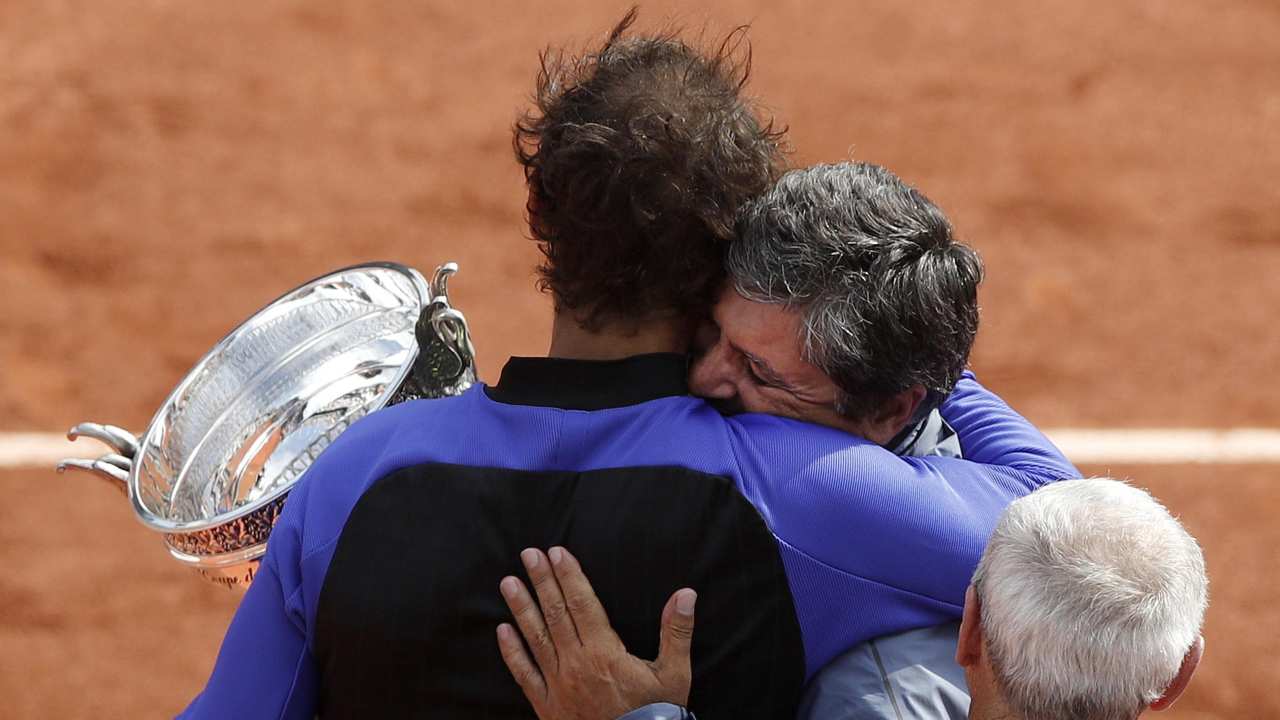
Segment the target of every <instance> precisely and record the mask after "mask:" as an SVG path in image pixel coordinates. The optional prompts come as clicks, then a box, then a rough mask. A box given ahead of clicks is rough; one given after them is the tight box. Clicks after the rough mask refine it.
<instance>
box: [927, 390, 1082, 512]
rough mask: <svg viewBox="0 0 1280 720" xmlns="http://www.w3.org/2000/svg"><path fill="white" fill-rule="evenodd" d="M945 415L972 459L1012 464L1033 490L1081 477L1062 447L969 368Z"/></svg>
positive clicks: (943, 411) (946, 405)
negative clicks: (1054, 482)
mask: <svg viewBox="0 0 1280 720" xmlns="http://www.w3.org/2000/svg"><path fill="white" fill-rule="evenodd" d="M940 410H941V412H942V418H943V419H944V420H946V421H947V423H948V424H949V425H951V427H952V429H954V430H955V431H956V434H957V435H958V436H959V437H960V449H961V450H962V451H963V453H964V458H965V459H966V460H972V461H973V462H977V463H982V464H985V465H991V466H998V467H1006V468H1009V469H1011V470H1015V471H1019V472H1021V473H1022V474H1021V475H1019V476H1016V477H1019V478H1020V479H1022V480H1024V481H1026V482H1028V483H1030V485H1029V486H1028V488H1027V489H1028V491H1030V490H1034V489H1035V488H1037V487H1040V486H1041V485H1043V484H1045V483H1046V482H1052V481H1054V480H1065V479H1067V478H1078V477H1080V471H1079V470H1077V469H1076V468H1075V466H1074V465H1072V464H1071V463H1070V461H1068V460H1067V458H1066V457H1065V456H1064V455H1063V454H1062V451H1060V450H1059V449H1058V448H1057V447H1055V446H1054V444H1053V443H1052V442H1051V441H1050V440H1049V438H1047V437H1045V435H1044V433H1042V432H1040V431H1039V430H1037V429H1036V427H1035V426H1034V425H1032V424H1031V423H1030V422H1028V421H1027V419H1026V418H1024V417H1022V416H1021V415H1019V414H1018V413H1017V412H1015V411H1014V410H1013V408H1011V407H1009V406H1008V405H1007V404H1006V403H1005V401H1004V400H1001V399H1000V398H999V397H998V396H997V395H996V394H995V393H993V392H991V391H990V390H988V389H986V388H985V387H983V386H982V385H981V384H980V383H979V382H978V380H977V378H975V377H974V375H973V373H972V372H968V371H966V372H965V373H964V374H963V375H962V376H961V377H960V381H959V382H958V383H956V389H955V391H953V392H952V393H951V395H950V396H949V397H948V398H947V400H946V402H944V403H943V404H942V407H941V408H940Z"/></svg>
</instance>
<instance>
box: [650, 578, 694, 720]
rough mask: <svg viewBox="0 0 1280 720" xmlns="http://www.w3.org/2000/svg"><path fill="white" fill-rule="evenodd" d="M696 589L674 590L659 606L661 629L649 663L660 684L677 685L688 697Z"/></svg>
mask: <svg viewBox="0 0 1280 720" xmlns="http://www.w3.org/2000/svg"><path fill="white" fill-rule="evenodd" d="M697 600H698V593H696V592H694V591H693V590H690V589H689V588H681V589H680V590H677V591H676V592H675V594H674V595H672V596H671V599H670V600H667V606H666V607H665V608H663V610H662V631H661V635H660V636H659V639H658V659H657V660H655V661H654V663H653V666H654V670H655V672H657V674H658V677H659V678H661V679H662V682H663V685H665V686H667V687H669V688H680V692H681V693H683V696H684V698H685V699H686V700H687V699H688V693H689V685H690V683H691V682H692V677H693V669H692V664H691V662H690V659H689V652H690V648H691V647H692V645H693V608H694V604H695V603H696V602H697Z"/></svg>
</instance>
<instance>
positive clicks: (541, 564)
mask: <svg viewBox="0 0 1280 720" xmlns="http://www.w3.org/2000/svg"><path fill="white" fill-rule="evenodd" d="M520 561H521V562H523V563H524V569H525V570H526V571H527V572H528V573H529V581H530V582H532V583H533V591H534V592H535V593H537V595H538V605H540V606H541V607H542V617H543V620H544V621H545V622H546V626H547V632H549V633H550V634H551V640H552V641H553V642H554V643H555V644H556V646H557V647H563V648H566V649H567V648H571V647H574V646H577V645H580V644H581V643H582V641H581V640H579V639H578V630H577V628H576V627H575V626H574V624H573V618H571V617H569V610H568V608H567V607H565V603H564V593H563V592H562V591H561V590H560V582H559V581H558V580H556V576H555V573H553V572H552V571H551V562H550V561H549V560H548V559H547V556H546V554H545V553H543V552H542V551H541V550H537V549H534V548H528V549H526V550H523V551H521V552H520Z"/></svg>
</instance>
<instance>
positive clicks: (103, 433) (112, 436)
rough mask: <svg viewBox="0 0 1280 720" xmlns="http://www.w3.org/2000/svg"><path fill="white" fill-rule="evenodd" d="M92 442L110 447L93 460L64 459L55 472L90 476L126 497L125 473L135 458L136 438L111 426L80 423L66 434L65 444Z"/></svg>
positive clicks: (129, 469)
mask: <svg viewBox="0 0 1280 720" xmlns="http://www.w3.org/2000/svg"><path fill="white" fill-rule="evenodd" d="M81 437H87V438H93V439H94V440H97V441H99V442H102V443H103V444H105V445H107V446H108V447H110V448H111V449H112V450H114V451H115V452H109V453H106V454H105V455H101V456H99V457H98V458H97V459H94V460H88V459H84V458H66V459H64V460H63V461H62V462H60V463H58V465H57V468H56V470H57V471H58V472H59V473H65V472H66V471H68V470H78V471H80V472H85V473H91V474H93V475H96V476H98V477H100V478H103V479H105V480H107V481H108V482H110V483H111V485H112V486H113V487H115V488H116V489H117V490H119V491H120V492H123V493H124V494H125V495H128V494H129V473H130V471H132V470H133V460H134V456H136V455H137V454H138V438H137V436H135V435H134V434H133V433H131V432H129V431H128V430H125V429H124V428H121V427H117V426H115V425H102V424H99V423H91V422H87V423H80V424H79V425H76V426H75V427H73V428H71V429H70V430H68V431H67V439H68V440H76V439H77V438H81Z"/></svg>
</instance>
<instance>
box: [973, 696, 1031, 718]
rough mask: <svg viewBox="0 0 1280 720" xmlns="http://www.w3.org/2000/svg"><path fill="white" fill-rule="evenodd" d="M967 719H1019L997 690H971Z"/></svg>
mask: <svg viewBox="0 0 1280 720" xmlns="http://www.w3.org/2000/svg"><path fill="white" fill-rule="evenodd" d="M970 690H974V688H970ZM969 720H1021V719H1020V718H1019V717H1018V716H1017V715H1016V714H1014V712H1013V710H1011V709H1009V706H1008V705H1007V704H1005V702H1004V698H1003V697H1001V696H1000V694H999V693H998V692H973V694H972V695H971V696H970V698H969Z"/></svg>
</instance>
